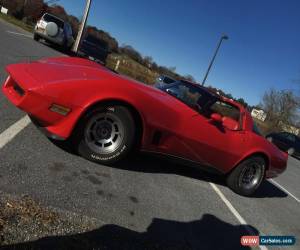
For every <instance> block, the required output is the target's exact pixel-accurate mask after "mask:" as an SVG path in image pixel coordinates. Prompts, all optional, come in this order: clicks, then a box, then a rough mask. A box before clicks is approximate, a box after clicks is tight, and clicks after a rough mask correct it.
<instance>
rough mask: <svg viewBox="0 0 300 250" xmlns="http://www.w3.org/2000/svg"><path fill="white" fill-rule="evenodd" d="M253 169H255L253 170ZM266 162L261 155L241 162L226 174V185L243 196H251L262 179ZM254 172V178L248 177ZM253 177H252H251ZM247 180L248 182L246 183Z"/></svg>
mask: <svg viewBox="0 0 300 250" xmlns="http://www.w3.org/2000/svg"><path fill="white" fill-rule="evenodd" d="M253 169H255V171H253ZM265 169H266V162H265V160H264V159H263V158H262V157H259V156H253V157H250V158H248V159H246V160H244V161H243V162H241V163H240V164H239V165H238V166H237V167H236V168H234V169H233V170H232V171H231V172H230V174H228V176H227V180H226V181H227V185H228V187H230V188H231V189H232V190H233V191H234V192H236V193H237V194H240V195H243V196H251V195H252V194H253V193H254V192H255V191H256V190H257V189H258V188H259V186H260V184H261V183H262V181H263V179H264V175H265ZM249 171H253V172H254V176H255V177H254V178H253V177H249V176H250V175H251V173H252V172H249ZM252 178H253V179H252ZM247 182H249V183H247Z"/></svg>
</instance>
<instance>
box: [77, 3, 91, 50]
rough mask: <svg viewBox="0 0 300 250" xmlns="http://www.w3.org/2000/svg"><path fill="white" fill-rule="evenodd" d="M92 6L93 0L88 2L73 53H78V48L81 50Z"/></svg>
mask: <svg viewBox="0 0 300 250" xmlns="http://www.w3.org/2000/svg"><path fill="white" fill-rule="evenodd" d="M91 4H92V0H86V6H85V10H84V14H83V18H82V22H81V24H80V26H79V30H78V35H77V38H76V41H75V43H74V46H73V52H75V53H77V52H78V48H79V45H80V42H81V39H82V35H83V31H84V28H85V26H86V22H87V19H88V16H89V11H90V7H91Z"/></svg>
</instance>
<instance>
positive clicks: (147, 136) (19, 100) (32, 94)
mask: <svg viewBox="0 0 300 250" xmlns="http://www.w3.org/2000/svg"><path fill="white" fill-rule="evenodd" d="M6 69H7V71H8V73H9V74H10V77H9V78H8V79H7V81H6V82H5V84H4V86H3V89H2V90H3V92H4V94H5V95H6V96H7V98H8V99H9V100H10V101H11V102H12V103H13V104H14V105H15V106H17V107H18V108H20V109H22V110H24V111H25V112H27V113H28V114H30V115H31V116H33V117H35V118H36V119H38V120H39V121H40V123H41V124H42V125H43V126H44V127H45V129H46V130H48V132H50V133H52V134H55V135H57V136H59V137H61V138H68V137H69V136H70V134H71V133H72V130H73V128H74V126H75V124H76V123H77V121H78V120H79V119H80V117H81V115H83V114H84V113H85V112H86V110H87V109H88V108H89V107H91V105H93V104H96V103H98V102H101V101H109V100H114V101H116V100H117V101H121V102H124V103H127V104H128V105H131V106H132V107H134V108H135V109H136V110H137V111H138V113H139V114H140V117H141V120H142V123H143V138H142V143H141V149H142V150H147V151H154V152H159V153H163V154H169V155H175V156H179V157H182V158H186V159H189V160H192V161H196V162H199V163H204V164H208V165H211V166H214V167H216V168H217V169H219V170H220V171H222V172H223V173H228V172H229V171H230V170H231V169H232V168H233V167H235V166H236V165H237V164H238V163H239V162H241V161H243V160H244V159H245V158H247V157H249V156H250V155H253V154H258V153H259V154H261V155H264V156H265V158H266V159H267V160H268V169H267V171H266V177H275V176H277V175H278V174H280V173H282V172H283V171H284V170H285V168H286V165H287V155H286V154H284V153H282V152H281V151H280V150H278V149H277V148H276V147H275V146H274V145H273V144H271V143H269V142H268V141H267V140H266V139H265V138H263V137H261V136H258V135H256V134H255V133H253V132H252V127H253V121H252V118H251V116H250V114H249V113H248V112H247V111H246V110H245V109H244V108H243V107H242V106H241V105H239V104H238V103H236V102H234V101H232V100H229V99H227V98H223V97H222V98H221V99H222V100H223V101H225V102H228V103H230V104H233V105H235V106H236V107H237V108H239V109H240V112H241V114H243V116H242V119H241V123H240V124H239V123H237V122H236V121H234V120H232V119H230V118H223V119H222V122H221V123H223V127H224V129H223V130H222V129H220V128H218V126H216V124H214V122H212V120H215V121H216V120H220V117H211V118H212V119H211V118H209V119H208V118H206V117H204V116H202V115H200V114H199V113H197V112H196V111H195V110H193V109H191V108H190V107H188V106H186V105H185V104H183V103H182V102H180V101H179V100H177V99H175V98H174V97H172V96H170V95H169V94H167V93H164V92H162V91H160V90H158V89H155V88H153V87H150V86H147V85H144V84H141V83H139V82H136V81H133V80H131V79H128V78H126V77H123V76H120V75H117V74H114V73H113V72H111V71H109V70H108V69H106V68H104V67H103V66H100V65H98V64H96V63H93V62H91V61H88V60H84V59H79V58H70V57H62V58H50V59H44V60H40V61H37V62H32V63H24V64H15V65H9V66H7V68H6ZM16 83H17V84H18V85H19V86H20V87H21V88H22V89H23V90H24V91H25V94H24V95H23V96H20V95H18V94H17V93H16V91H15V90H14V88H13V86H14V84H16ZM53 103H56V104H59V105H61V106H64V107H68V108H71V110H72V111H71V112H70V114H68V115H67V116H62V115H59V114H56V113H54V112H51V111H50V110H49V107H50V106H51V104H53ZM156 131H160V132H161V134H162V136H161V139H160V143H159V144H158V145H155V144H153V135H154V133H155V132H156Z"/></svg>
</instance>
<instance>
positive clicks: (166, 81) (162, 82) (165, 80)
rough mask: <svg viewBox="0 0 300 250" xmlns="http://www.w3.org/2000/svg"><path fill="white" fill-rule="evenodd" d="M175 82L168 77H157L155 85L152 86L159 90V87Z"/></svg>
mask: <svg viewBox="0 0 300 250" xmlns="http://www.w3.org/2000/svg"><path fill="white" fill-rule="evenodd" d="M176 81H177V80H175V79H173V78H171V77H169V76H164V75H161V76H159V77H157V79H156V81H155V84H154V87H156V88H160V87H163V86H165V85H167V84H171V83H174V82H176Z"/></svg>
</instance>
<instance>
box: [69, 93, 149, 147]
mask: <svg viewBox="0 0 300 250" xmlns="http://www.w3.org/2000/svg"><path fill="white" fill-rule="evenodd" d="M109 105H120V106H124V107H126V108H128V110H129V111H130V113H131V114H132V117H133V119H134V122H135V124H136V129H137V138H136V145H135V147H139V146H140V144H141V142H142V138H143V135H144V128H145V122H144V118H143V116H142V114H141V113H140V112H139V111H138V109H137V108H136V107H135V106H134V105H133V104H132V103H130V102H128V101H125V100H122V99H117V98H111V99H103V100H98V101H95V102H93V103H91V104H90V105H88V106H86V107H85V109H84V110H83V112H82V113H81V115H80V117H79V118H78V120H77V122H76V124H75V126H74V128H73V131H72V133H73V132H74V131H75V130H76V126H77V125H78V124H79V123H80V121H81V120H82V118H83V117H84V116H85V115H86V114H88V113H89V112H90V111H92V110H93V109H95V108H97V107H100V106H109Z"/></svg>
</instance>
